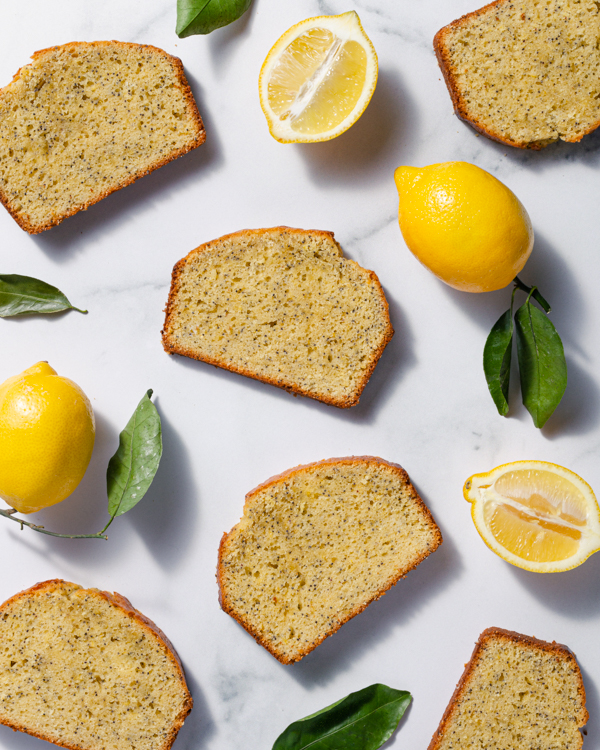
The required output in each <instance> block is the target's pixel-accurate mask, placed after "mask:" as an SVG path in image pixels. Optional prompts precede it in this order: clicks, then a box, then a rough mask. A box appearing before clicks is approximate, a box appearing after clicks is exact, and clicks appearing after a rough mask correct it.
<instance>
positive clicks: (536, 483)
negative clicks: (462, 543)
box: [463, 461, 600, 573]
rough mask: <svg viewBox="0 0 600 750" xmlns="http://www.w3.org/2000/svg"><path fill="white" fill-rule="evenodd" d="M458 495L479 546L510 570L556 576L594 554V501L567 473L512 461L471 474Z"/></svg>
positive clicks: (598, 529)
mask: <svg viewBox="0 0 600 750" xmlns="http://www.w3.org/2000/svg"><path fill="white" fill-rule="evenodd" d="M463 491H464V496H465V499H466V500H467V501H468V502H470V503H471V504H472V508H471V516H472V518H473V522H474V524H475V527H476V528H477V531H478V532H479V534H480V536H481V537H482V539H483V541H484V542H485V543H486V544H487V545H488V547H489V548H490V549H491V550H492V551H493V552H495V553H496V554H497V555H499V556H500V557H502V558H503V559H504V560H506V561H507V562H509V563H511V564H512V565H516V566H517V567H519V568H524V569H525V570H531V571H534V572H537V573H556V572H561V571H564V570H570V569H571V568H574V567H576V566H578V565H581V563H582V562H584V561H585V560H587V558H588V557H589V556H590V555H592V554H593V553H594V552H598V551H599V550H600V508H599V507H598V503H597V501H596V497H595V495H594V493H593V491H592V488H591V487H590V486H589V485H588V484H587V483H586V482H584V481H583V479H581V477H579V476H577V474H575V473H574V472H572V471H569V469H565V468H564V467H562V466H558V465H557V464H551V463H548V462H546V461H516V462H514V463H512V464H505V465H503V466H498V467H497V468H496V469H493V470H492V471H490V472H487V473H485V474H474V475H473V476H472V477H470V478H469V479H468V480H467V481H466V482H465V486H464V490H463Z"/></svg>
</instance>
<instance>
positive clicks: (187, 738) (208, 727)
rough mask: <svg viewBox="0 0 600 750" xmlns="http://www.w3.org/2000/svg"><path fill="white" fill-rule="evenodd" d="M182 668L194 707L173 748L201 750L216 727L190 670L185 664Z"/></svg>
mask: <svg viewBox="0 0 600 750" xmlns="http://www.w3.org/2000/svg"><path fill="white" fill-rule="evenodd" d="M183 668H184V671H185V679H186V682H187V684H188V688H189V690H190V693H191V694H192V698H193V699H194V707H193V708H192V711H191V713H190V714H189V716H188V717H187V719H186V720H185V724H184V725H183V727H182V728H181V730H180V732H179V734H178V735H177V740H176V745H175V747H176V748H177V749H178V750H192V749H193V750H196V749H198V750H202V748H204V747H206V746H207V745H208V742H209V741H210V739H211V738H212V737H213V736H214V734H215V730H216V726H215V722H214V720H213V718H212V716H211V714H210V711H209V709H208V703H207V702H206V698H205V697H204V694H203V692H202V690H201V689H200V686H199V685H198V683H197V682H196V679H195V678H194V677H193V676H192V671H191V669H189V668H188V667H187V666H186V665H185V664H184V665H183Z"/></svg>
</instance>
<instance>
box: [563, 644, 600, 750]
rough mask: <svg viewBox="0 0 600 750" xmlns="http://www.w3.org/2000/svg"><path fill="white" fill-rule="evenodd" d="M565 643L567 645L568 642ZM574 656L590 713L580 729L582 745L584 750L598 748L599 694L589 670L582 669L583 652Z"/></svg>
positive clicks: (599, 725) (599, 729)
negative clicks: (582, 737)
mask: <svg viewBox="0 0 600 750" xmlns="http://www.w3.org/2000/svg"><path fill="white" fill-rule="evenodd" d="M566 645H567V646H568V645H569V644H566ZM575 656H576V657H577V663H578V664H579V668H580V669H581V676H582V677H583V686H584V687H585V706H586V708H587V710H588V713H589V715H590V718H589V720H588V723H587V724H586V725H585V728H584V729H583V731H582V734H583V736H584V741H583V746H584V747H585V750H599V748H600V741H599V740H598V737H599V736H600V735H599V733H600V696H599V695H598V688H597V687H596V685H595V684H594V681H593V680H592V678H591V676H590V674H589V672H588V671H587V670H586V669H584V666H583V665H584V664H585V654H575ZM590 666H591V665H590ZM588 743H589V744H588Z"/></svg>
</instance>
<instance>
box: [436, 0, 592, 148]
mask: <svg viewBox="0 0 600 750" xmlns="http://www.w3.org/2000/svg"><path fill="white" fill-rule="evenodd" d="M599 38H600V7H599V5H598V3H597V2H594V1H593V0H497V2H494V3H491V4H490V5H486V6H485V7H484V8H481V9H480V10H476V11H474V12H473V13H469V14H467V15H466V16H463V17H462V18H459V19H458V20H457V21H454V22H453V23H451V24H450V25H449V26H445V27H444V28H443V29H441V30H440V31H438V33H437V34H436V36H435V39H434V48H435V51H436V54H437V57H438V61H439V63H440V67H441V69H442V72H443V74H444V78H445V79H446V84H447V86H448V89H449V91H450V95H451V96H452V101H453V103H454V108H455V110H456V113H457V115H458V116H459V117H460V118H462V119H463V120H466V121H467V122H468V123H469V124H471V125H472V126H473V127H474V128H475V129H476V130H479V131H480V132H481V133H483V134H484V135H487V136H488V137H490V138H493V139H494V140H497V141H501V142H502V143H506V144H508V145H509V146H516V147H518V148H532V149H540V148H542V147H544V146H547V145H548V144H550V143H553V142H554V141H557V140H558V139H561V140H563V141H570V142H574V141H580V140H581V138H582V137H583V136H584V135H585V134H586V133H589V132H590V131H592V130H594V129H595V128H597V127H598V125H600V49H599V46H598V39H599Z"/></svg>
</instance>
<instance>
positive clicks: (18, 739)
mask: <svg viewBox="0 0 600 750" xmlns="http://www.w3.org/2000/svg"><path fill="white" fill-rule="evenodd" d="M0 747H2V748H3V750H48V748H49V747H50V748H54V747H56V745H51V744H50V743H49V742H46V741H45V740H40V739H38V738H37V737H33V736H32V735H30V734H25V732H15V731H13V730H12V729H11V728H10V727H5V726H4V725H0ZM586 750H587V748H586Z"/></svg>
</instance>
